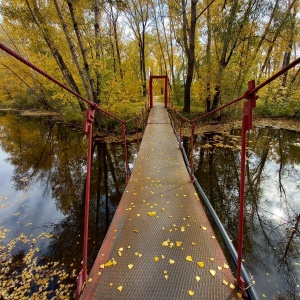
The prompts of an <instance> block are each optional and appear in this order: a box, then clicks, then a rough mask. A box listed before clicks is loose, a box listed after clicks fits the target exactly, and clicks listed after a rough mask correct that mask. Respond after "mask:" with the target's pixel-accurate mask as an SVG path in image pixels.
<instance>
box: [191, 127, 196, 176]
mask: <svg viewBox="0 0 300 300" xmlns="http://www.w3.org/2000/svg"><path fill="white" fill-rule="evenodd" d="M194 138H195V123H194V122H191V156H190V166H191V181H192V182H194Z"/></svg>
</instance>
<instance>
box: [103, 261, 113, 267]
mask: <svg viewBox="0 0 300 300" xmlns="http://www.w3.org/2000/svg"><path fill="white" fill-rule="evenodd" d="M112 265H113V262H112V261H111V260H109V261H108V262H107V263H106V264H104V266H105V267H110V266H112Z"/></svg>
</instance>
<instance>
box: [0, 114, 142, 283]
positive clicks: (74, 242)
mask: <svg viewBox="0 0 300 300" xmlns="http://www.w3.org/2000/svg"><path fill="white" fill-rule="evenodd" d="M0 136H1V139H0V150H1V151H0V167H1V170H2V171H1V172H2V174H1V176H3V178H6V180H2V181H1V183H0V189H1V190H0V197H2V198H1V199H0V200H2V201H1V203H0V204H1V207H0V208H1V217H0V226H4V227H5V228H6V229H9V230H11V231H10V232H8V233H7V234H6V238H5V239H4V240H3V241H2V242H4V243H9V241H10V240H12V239H13V238H16V237H18V236H19V235H21V233H24V234H25V235H26V236H27V237H29V236H31V235H32V236H31V238H32V237H37V236H38V235H39V234H40V233H42V232H47V233H50V234H52V236H51V238H49V239H47V240H37V241H36V244H35V245H34V246H38V247H39V248H40V251H39V252H38V258H39V263H40V264H46V263H49V262H54V261H55V262H59V263H60V265H61V266H64V268H65V269H66V270H67V271H68V273H69V274H70V276H71V274H72V273H75V274H77V273H78V271H79V270H80V269H81V268H82V266H81V260H82V238H83V235H82V229H83V216H84V195H85V190H84V188H85V176H86V153H87V144H86V136H85V135H84V134H83V133H79V132H76V131H74V130H71V129H70V128H68V127H67V126H65V125H63V124H59V123H57V122H53V121H51V120H45V119H40V118H32V117H21V116H17V115H14V114H2V115H1V116H0ZM136 151H137V149H136V146H135V144H129V145H128V157H129V163H130V165H133V163H134V160H135V157H136ZM123 157H124V155H123V145H122V144H119V145H118V144H111V145H109V144H99V143H97V144H94V145H93V168H92V176H91V178H92V179H91V208H90V225H89V264H90V266H91V265H92V263H93V261H94V259H95V257H96V255H97V253H98V251H99V248H100V246H101V243H102V241H103V239H104V236H105V234H106V231H107V229H108V226H109V224H110V222H111V219H112V217H113V215H114V212H115V210H116V208H117V206H118V203H119V201H120V198H121V195H122V192H123V190H124V187H125V181H126V178H125V166H124V159H123ZM28 224H30V226H29V225H28ZM27 225H28V226H27ZM49 237H50V235H49ZM30 241H31V239H30V238H29V239H28V242H27V243H23V244H21V243H20V242H19V243H18V244H17V245H16V248H15V250H14V252H13V255H14V259H15V258H16V257H21V256H20V255H18V253H22V251H28V249H29V247H30V246H32V245H30V243H31V242H30ZM20 260H22V258H20ZM19 265H20V266H22V264H21V261H20V263H19ZM73 281H74V279H73Z"/></svg>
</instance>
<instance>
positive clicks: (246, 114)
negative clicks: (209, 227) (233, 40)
mask: <svg viewBox="0 0 300 300" xmlns="http://www.w3.org/2000/svg"><path fill="white" fill-rule="evenodd" d="M254 88H255V81H254V80H251V81H249V83H248V90H247V91H246V93H245V95H244V97H245V98H246V99H248V101H247V102H245V103H244V111H243V123H242V145H241V146H242V151H241V179H240V214H239V235H238V263H237V286H238V287H240V288H241V291H242V292H243V296H244V298H245V297H247V294H246V291H245V283H244V281H243V279H242V277H241V267H242V250H243V231H244V206H245V164H246V134H247V131H248V130H250V129H251V128H252V109H253V108H254V107H255V106H256V99H257V98H258V97H257V96H256V94H255V93H251V94H249V92H250V91H251V90H253V89H254Z"/></svg>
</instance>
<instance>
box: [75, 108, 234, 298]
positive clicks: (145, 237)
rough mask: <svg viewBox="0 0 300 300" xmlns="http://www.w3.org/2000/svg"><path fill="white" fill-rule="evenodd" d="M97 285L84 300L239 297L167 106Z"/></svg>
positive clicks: (136, 172) (148, 139) (102, 256)
mask: <svg viewBox="0 0 300 300" xmlns="http://www.w3.org/2000/svg"><path fill="white" fill-rule="evenodd" d="M203 265H204V266H203ZM214 272H215V275H214V276H213V275H212V273H214ZM89 278H90V279H89V281H88V282H87V284H86V286H85V288H84V290H83V293H82V295H81V298H80V299H130V300H131V299H141V300H144V299H176V300H180V299H190V298H194V299H201V300H208V299H213V300H222V299H237V298H238V296H237V290H236V289H234V290H233V289H231V288H230V284H233V285H234V278H233V276H232V273H231V270H230V269H229V268H228V262H227V261H226V259H225V256H224V254H223V251H222V250H221V248H220V245H219V243H218V241H217V240H216V239H215V238H214V233H213V230H212V228H211V226H210V224H209V221H208V219H207V216H206V214H205V212H204V210H203V207H202V205H201V203H200V201H199V198H198V196H197V194H196V190H195V188H194V186H193V184H192V182H191V181H190V177H189V174H188V172H187V170H186V167H185V164H184V162H183V159H182V155H181V152H180V149H179V147H178V142H177V140H176V137H175V136H174V133H173V129H172V127H171V125H170V121H169V118H168V114H167V111H166V109H165V108H163V107H162V106H159V104H156V106H155V107H154V108H153V109H152V110H151V112H150V117H149V120H148V125H147V128H146V131H145V134H144V137H143V141H142V144H141V148H140V151H139V153H138V158H137V160H136V163H135V166H134V169H133V172H132V175H131V178H130V180H129V182H128V185H127V186H126V189H125V192H124V194H123V196H122V199H121V202H120V204H119V207H118V209H117V211H116V213H115V216H114V219H113V221H112V223H111V226H110V228H109V231H108V233H107V235H106V238H105V240H104V242H103V245H102V247H101V249H100V252H99V254H98V256H97V258H96V260H95V263H94V266H93V268H92V270H91V273H90V276H89ZM223 280H225V281H226V282H228V285H227V286H225V285H224V284H223V283H222V282H223Z"/></svg>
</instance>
